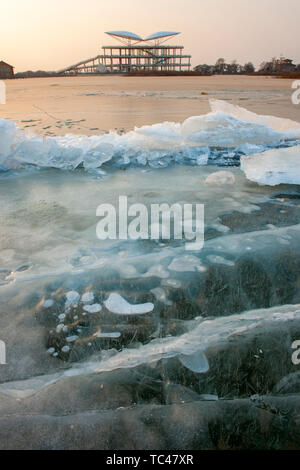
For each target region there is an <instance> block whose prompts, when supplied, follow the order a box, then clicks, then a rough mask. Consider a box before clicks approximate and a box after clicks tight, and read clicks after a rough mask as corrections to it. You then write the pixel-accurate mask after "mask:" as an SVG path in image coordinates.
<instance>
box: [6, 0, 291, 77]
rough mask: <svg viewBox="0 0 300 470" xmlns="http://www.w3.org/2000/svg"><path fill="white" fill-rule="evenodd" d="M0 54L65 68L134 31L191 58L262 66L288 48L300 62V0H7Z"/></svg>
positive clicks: (21, 66) (24, 66)
mask: <svg viewBox="0 0 300 470" xmlns="http://www.w3.org/2000/svg"><path fill="white" fill-rule="evenodd" d="M1 3H2V5H1V10H0V12H1V30H0V44H1V51H0V60H5V61H6V62H9V63H10V64H12V65H14V66H15V68H16V71H23V70H29V69H31V70H37V69H43V70H58V69H60V68H62V67H65V66H68V65H70V64H73V63H76V62H78V61H80V60H83V59H87V58H89V57H93V56H95V55H97V54H98V53H100V51H101V46H102V45H105V44H111V43H113V42H114V40H113V39H110V38H109V37H107V36H106V35H105V34H104V32H105V31H109V30H127V31H132V32H134V33H137V34H139V35H141V36H143V37H145V36H147V35H149V34H151V33H153V32H156V31H161V30H174V31H180V32H181V33H182V35H181V36H179V37H177V38H175V39H173V40H172V42H173V43H177V44H178V43H179V44H183V45H184V46H185V51H186V53H190V54H192V56H193V58H192V63H193V65H197V64H199V63H215V61H216V59H217V58H219V57H224V58H225V59H226V60H227V61H232V60H233V59H237V60H238V61H239V62H240V63H245V62H246V61H248V60H252V61H253V62H254V64H255V65H258V64H260V63H261V62H262V61H263V60H266V59H271V58H272V57H274V56H279V55H281V54H283V55H285V56H287V57H290V58H292V59H294V60H295V62H296V63H300V48H299V44H300V28H299V22H300V0H109V1H103V0H2V1H1Z"/></svg>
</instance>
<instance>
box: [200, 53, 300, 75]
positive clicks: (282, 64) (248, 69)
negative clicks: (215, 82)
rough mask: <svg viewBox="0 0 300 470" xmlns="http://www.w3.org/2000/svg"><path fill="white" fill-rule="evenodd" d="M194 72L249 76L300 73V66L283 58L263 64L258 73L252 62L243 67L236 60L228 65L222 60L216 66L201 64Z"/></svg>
mask: <svg viewBox="0 0 300 470" xmlns="http://www.w3.org/2000/svg"><path fill="white" fill-rule="evenodd" d="M194 70H195V72H199V73H203V74H205V75H242V74H244V75H249V74H252V73H255V72H256V73H258V74H277V73H288V72H299V71H300V64H299V65H295V64H293V61H292V60H291V59H285V58H283V57H280V59H276V58H273V59H272V60H271V61H269V62H263V63H262V64H261V65H260V67H259V69H258V70H257V71H256V70H255V67H254V65H253V63H252V62H247V63H246V64H244V65H241V64H239V63H238V62H237V61H236V60H233V61H232V62H231V63H227V62H226V61H225V59H223V58H220V59H218V60H217V62H216V63H215V65H208V64H200V65H197V66H196V67H195V68H194Z"/></svg>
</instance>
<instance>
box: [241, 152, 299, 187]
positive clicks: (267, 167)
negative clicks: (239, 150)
mask: <svg viewBox="0 0 300 470" xmlns="http://www.w3.org/2000/svg"><path fill="white" fill-rule="evenodd" d="M241 169H242V170H243V172H244V173H245V175H246V177H247V178H248V179H249V180H251V181H255V182H256V183H259V184H263V185H267V186H276V185H278V184H300V145H297V146H295V147H289V148H281V149H273V150H268V151H267V152H264V153H261V154H254V155H251V156H244V157H242V158H241Z"/></svg>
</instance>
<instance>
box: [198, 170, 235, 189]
mask: <svg viewBox="0 0 300 470" xmlns="http://www.w3.org/2000/svg"><path fill="white" fill-rule="evenodd" d="M205 184H214V185H217V186H223V185H224V184H235V176H234V174H233V173H232V172H231V171H217V172H215V173H211V174H210V175H209V176H208V177H207V178H206V180H205Z"/></svg>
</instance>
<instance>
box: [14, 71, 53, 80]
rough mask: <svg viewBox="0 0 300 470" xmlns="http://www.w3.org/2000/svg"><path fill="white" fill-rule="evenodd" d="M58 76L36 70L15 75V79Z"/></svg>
mask: <svg viewBox="0 0 300 470" xmlns="http://www.w3.org/2000/svg"><path fill="white" fill-rule="evenodd" d="M58 76H59V74H58V73H56V72H46V71H44V70H37V71H36V72H33V71H32V70H28V71H27V72H19V73H15V78H39V77H58Z"/></svg>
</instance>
